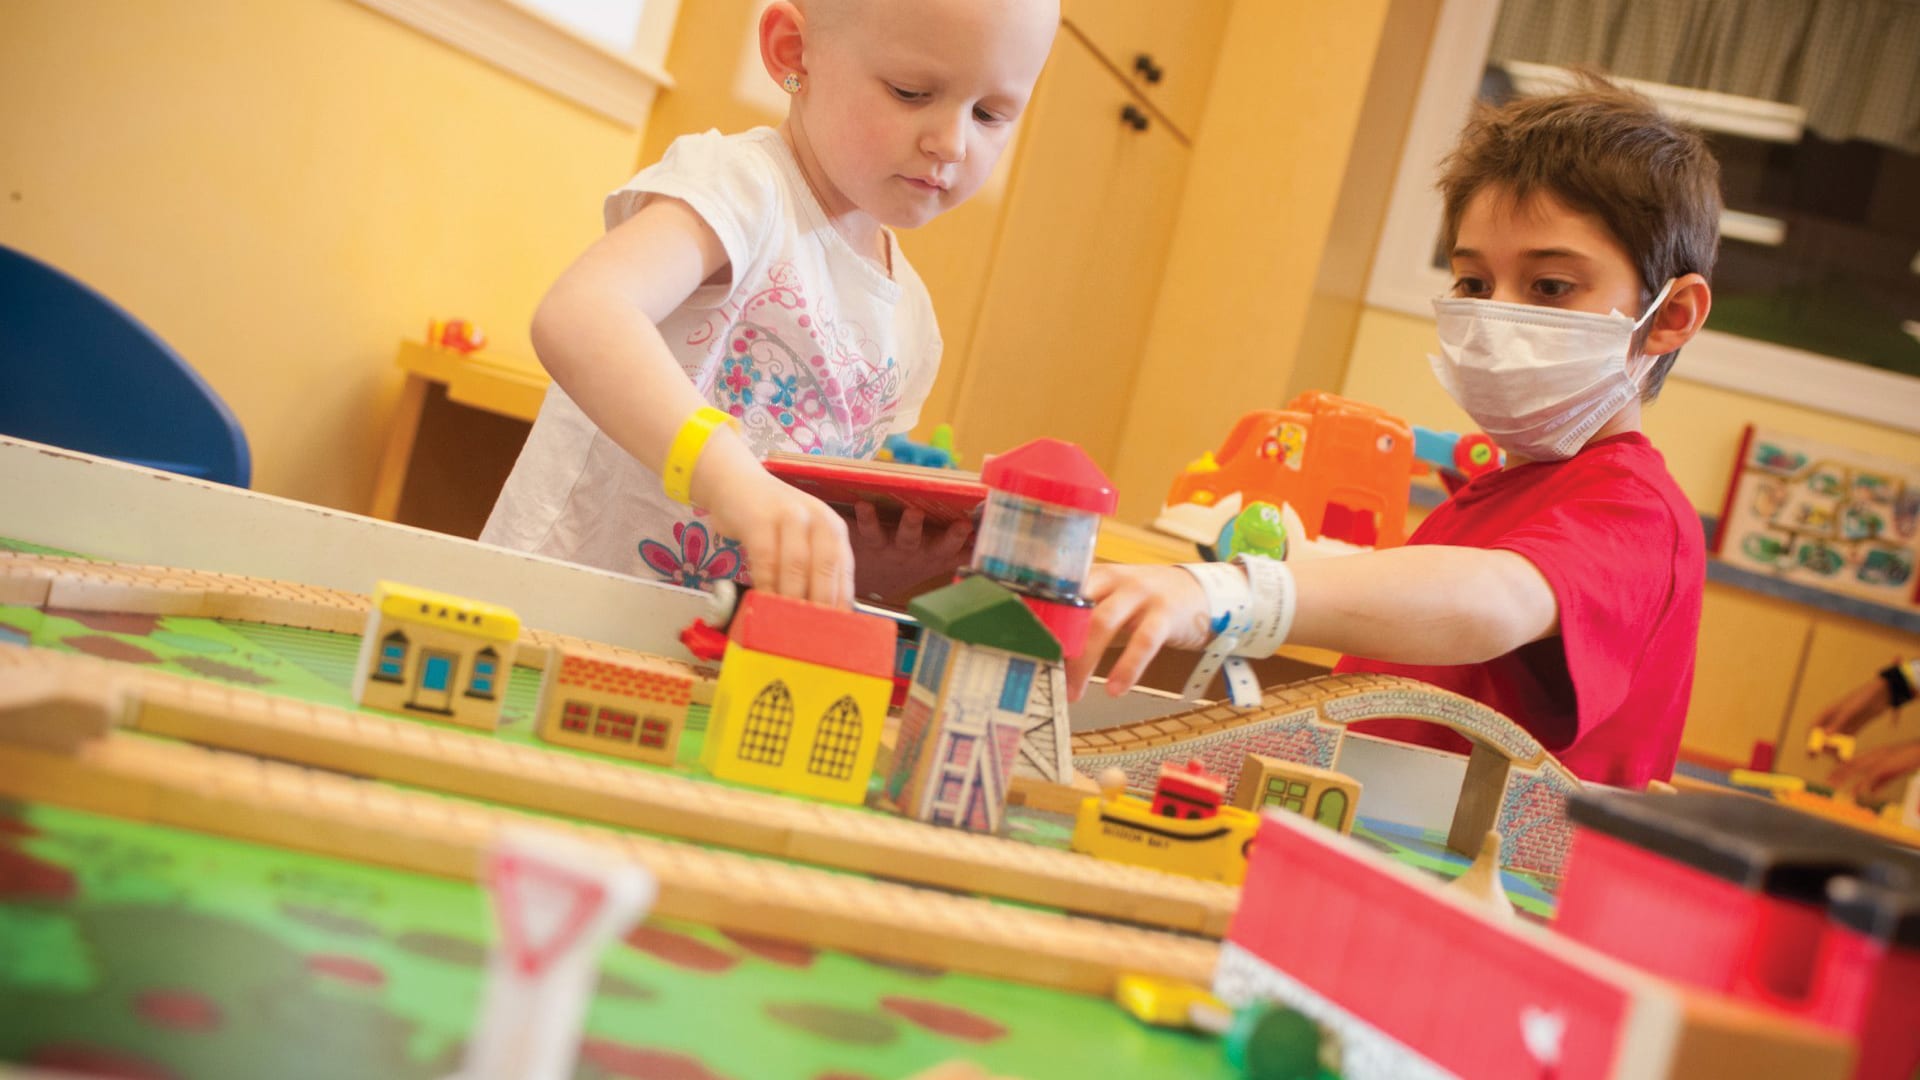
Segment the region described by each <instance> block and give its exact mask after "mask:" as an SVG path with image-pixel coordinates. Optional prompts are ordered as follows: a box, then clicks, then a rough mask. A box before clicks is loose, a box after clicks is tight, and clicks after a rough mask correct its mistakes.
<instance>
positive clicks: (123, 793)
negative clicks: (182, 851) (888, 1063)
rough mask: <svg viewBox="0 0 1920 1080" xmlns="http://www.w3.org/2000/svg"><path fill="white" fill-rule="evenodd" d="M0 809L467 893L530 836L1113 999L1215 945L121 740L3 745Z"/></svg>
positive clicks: (708, 903) (709, 904)
mask: <svg viewBox="0 0 1920 1080" xmlns="http://www.w3.org/2000/svg"><path fill="white" fill-rule="evenodd" d="M0 795H4V796H8V797H12V798H20V799H32V800H36V801H41V802H48V803H53V804H57V805H62V806H70V807H75V808H78V809H83V810H88V811H92V812H98V813H108V814H116V815H119V816H124V817H131V818H135V819H137V820H143V821H152V822H155V823H158V824H164V825H170V826H175V827H180V828H189V829H198V830H201V831H206V832H212V833H217V834H220V835H223V836H230V837H235V838H238V839H243V840H253V841H258V842H263V843H269V844H275V845H279V846H284V847H289V848H294V849H297V850H302V851H311V852H317V853H319V854H323V855H330V856H334V857H339V858H348V859H357V860H361V861H367V862H375V863H379V864H381V865H386V866H393V867H397V868H401V869H407V870H414V871H419V872H424V873H432V874H438V875H441V876H445V877H453V878H460V879H467V880H471V879H472V878H473V877H474V876H475V875H476V873H477V872H478V871H479V868H480V866H481V864H482V862H481V859H482V855H483V853H484V852H485V851H486V850H487V848H488V846H489V845H490V844H491V843H492V842H493V840H494V838H495V837H496V836H497V835H498V834H499V832H500V831H501V830H502V829H504V828H508V827H518V826H524V825H541V826H544V827H547V828H553V829H556V830H559V831H561V832H562V833H564V834H565V835H568V836H571V837H574V838H577V839H579V840H581V841H582V842H586V843H591V844H596V845H601V846H603V847H605V848H607V849H610V850H612V851H614V852H616V853H618V854H619V855H620V856H621V857H623V858H625V859H629V860H633V861H635V862H638V863H640V864H641V865H644V866H645V867H646V868H647V869H649V870H650V871H652V872H653V874H654V875H655V876H656V877H657V878H658V880H659V882H660V898H659V902H658V905H657V910H658V912H659V913H660V914H662V915H666V916H669V917H673V918H683V919H688V920H691V921H695V922H699V923H703V924H706V925H710V926H716V927H720V928H722V929H731V930H742V931H748V932H751V933H755V934H761V935H771V936H778V937H781V938H784V939H787V940H793V941H801V942H806V943H809V944H813V945H817V946H820V947H824V948H834V949H847V950H852V951H855V952H859V953H862V954H866V955H871V956H880V957H883V958H887V959H893V960H902V961H908V962H911V963H918V964H929V965H933V966H937V967H942V968H953V969H955V970H959V971H965V972H970V973H973V974H979V975H986V976H990V977H994V978H1006V979H1012V980H1015V981H1019V982H1025V983H1030V984H1036V985H1042V986H1054V987H1059V988H1061V989H1068V990H1075V991H1079V992H1083V993H1094V994H1107V993H1110V992H1111V990H1112V987H1113V983H1114V980H1115V979H1116V978H1118V977H1119V975H1121V974H1122V973H1124V972H1126V971H1130V972H1140V973H1145V974H1152V975H1161V976H1166V977H1169V978H1176V979H1183V980H1188V981H1204V980H1206V979H1207V978H1208V977H1209V973H1210V972H1211V971H1212V969H1213V966H1214V962H1215V959H1216V947H1215V946H1214V945H1213V944H1212V943H1210V942H1205V941H1201V940H1198V939H1194V938H1187V937H1177V936H1173V935H1169V934H1163V933H1159V932H1156V931H1150V930H1141V929H1136V928H1133V927H1127V926H1118V925H1113V924H1109V923H1103V922H1095V921H1090V920H1086V919H1080V918H1075V917H1072V916H1065V915H1056V914H1050V913H1047V912H1042V911H1037V910H1031V909H1025V908H1017V907H1008V906H1004V905H996V904H992V903H990V902H988V901H983V900H976V899H972V898H969V897H963V896H956V895H951V894H948V893H943V892H930V891H926V890H922V889H915V888H912V887H909V886H905V885H896V884H891V883H888V882H881V881H869V880H865V879H861V878H855V877H849V876H847V875H845V874H837V873H830V872H827V871H821V870H813V869H808V868H804V867H793V866H786V865H782V864H779V863H774V862H768V861H764V860H759V859H753V858H750V857H747V856H743V855H737V854H733V853H729V852H722V851H709V850H702V849H699V848H695V847H691V846H688V845H685V844H679V843H674V842H670V841H664V840H657V839H652V838H649V837H644V836H640V835H637V834H628V833H617V832H613V831H610V830H606V829H600V828H594V827H590V826H580V825H569V824H566V823H564V822H557V821H552V820H549V819H533V818H529V817H527V816H526V815H523V814H517V813H514V812H511V811H505V810H499V809H494V808H492V807H487V806H483V805H480V804H475V803H467V802H461V801H457V800H450V799H445V798H441V797H437V796H433V795H428V794H423V793H419V792H413V791H406V790H402V789H393V788H387V787H384V786H382V785H379V784H376V783H372V782H369V781H362V780H355V779H352V778H349V777H345V776H341V775H339V774H336V773H331V772H318V771H313V770H308V769H302V768H299V767H296V766H291V765H284V764H280V763H278V762H268V761H261V760H258V759H254V758H246V757H240V756H236V755H230V754H221V753H217V752H213V751H207V750H202V749H199V748H196V747H190V746H185V745H181V744H174V743H165V742H158V741H153V740H137V739H132V738H129V737H127V736H124V735H109V736H107V737H106V738H104V739H99V740H95V741H94V742H91V743H89V744H87V745H85V746H82V747H81V748H80V751H79V753H78V754H75V755H58V754H51V753H47V752H44V751H37V750H33V749H29V748H23V747H16V746H11V745H6V744H0ZM956 835H957V834H956ZM1123 964H1124V971H1123V968H1122V965H1123Z"/></svg>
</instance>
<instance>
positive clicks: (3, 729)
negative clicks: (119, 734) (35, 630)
mask: <svg viewBox="0 0 1920 1080" xmlns="http://www.w3.org/2000/svg"><path fill="white" fill-rule="evenodd" d="M25 651H26V650H24V649H21V648H19V647H17V646H13V645H0V654H6V655H11V654H13V653H19V652H25ZM5 676H6V677H5V678H0V742H7V743H11V744H13V745H16V746H27V747H33V748H36V749H40V750H48V751H52V752H54V753H59V754H71V753H74V752H75V751H76V750H78V749H79V748H80V746H81V745H83V744H84V743H86V742H88V741H90V740H92V739H97V738H100V737H101V736H103V735H105V734H106V733H107V731H108V729H110V728H111V727H112V726H113V724H114V722H115V720H116V719H117V718H118V717H119V716H120V714H121V712H122V710H123V708H124V705H125V703H124V701H123V699H122V697H121V694H120V689H119V686H118V684H117V683H115V682H114V681H112V680H110V679H109V680H101V679H97V678H96V679H89V678H86V677H85V675H84V674H83V673H81V672H78V671H74V670H60V669H54V668H46V667H20V668H17V669H15V670H9V671H6V672H5Z"/></svg>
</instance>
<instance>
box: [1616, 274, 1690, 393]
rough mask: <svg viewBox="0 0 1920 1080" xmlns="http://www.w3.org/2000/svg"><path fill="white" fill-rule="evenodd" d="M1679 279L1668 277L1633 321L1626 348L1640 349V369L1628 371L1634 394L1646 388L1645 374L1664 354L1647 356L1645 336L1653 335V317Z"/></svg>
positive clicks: (1663, 304) (1671, 293) (1648, 373)
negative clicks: (1658, 291)
mask: <svg viewBox="0 0 1920 1080" xmlns="http://www.w3.org/2000/svg"><path fill="white" fill-rule="evenodd" d="M1679 280H1680V279H1679V278H1668V279H1667V283H1666V284H1665V285H1662V286H1661V287H1660V293H1659V295H1657V296H1655V297H1654V298H1653V302H1652V303H1650V304H1648V305H1647V310H1645V311H1643V312H1641V313H1640V317H1639V318H1638V319H1635V320H1634V321H1633V335H1632V338H1630V339H1629V344H1628V348H1635V347H1637V348H1638V349H1639V350H1640V364H1639V368H1640V370H1638V371H1633V372H1629V375H1630V377H1631V378H1632V380H1633V392H1634V393H1635V394H1636V395H1637V394H1639V393H1640V392H1642V391H1644V390H1645V389H1646V388H1647V387H1646V379H1647V376H1648V375H1650V374H1652V372H1653V366H1654V365H1655V364H1657V363H1659V362H1660V356H1665V355H1666V353H1661V354H1660V356H1648V355H1647V353H1646V347H1647V338H1649V337H1652V336H1653V322H1654V319H1655V317H1656V316H1658V315H1659V313H1660V309H1661V308H1662V307H1664V306H1666V303H1667V300H1668V298H1669V297H1671V296H1672V295H1673V286H1674V285H1675V283H1677V282H1678V281H1679ZM1643 331H1644V334H1643ZM1636 339H1637V340H1636Z"/></svg>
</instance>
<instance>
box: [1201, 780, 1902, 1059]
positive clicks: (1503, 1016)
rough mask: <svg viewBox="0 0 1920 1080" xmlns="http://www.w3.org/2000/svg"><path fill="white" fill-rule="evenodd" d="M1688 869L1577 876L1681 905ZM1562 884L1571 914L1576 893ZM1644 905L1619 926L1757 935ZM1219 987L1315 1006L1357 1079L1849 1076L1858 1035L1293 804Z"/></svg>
mask: <svg viewBox="0 0 1920 1080" xmlns="http://www.w3.org/2000/svg"><path fill="white" fill-rule="evenodd" d="M1618 797H1623V798H1634V799H1643V800H1648V801H1650V802H1651V801H1655V800H1673V799H1675V798H1680V797H1682V796H1675V795H1633V796H1625V795H1622V796H1618ZM1713 797H1717V798H1724V799H1728V800H1729V801H1733V797H1730V796H1713ZM1583 798H1584V797H1583ZM1741 801H1745V800H1741ZM1754 805H1756V806H1761V807H1763V808H1765V804H1763V803H1759V802H1755V803H1754ZM1770 809H1777V808H1770ZM1585 839H1586V835H1585V834H1584V833H1583V835H1582V841H1584V840H1585ZM1728 839H1729V840H1732V839H1733V838H1732V837H1729V838H1728ZM1580 842H1581V841H1576V849H1577V848H1578V845H1579V843H1580ZM1677 873H1682V871H1679V870H1677V869H1672V868H1670V869H1666V870H1663V871H1662V872H1660V873H1658V874H1656V875H1652V876H1648V877H1645V878H1641V879H1630V878H1627V877H1626V876H1624V875H1619V874H1610V873H1607V872H1606V870H1605V869H1604V868H1602V867H1599V866H1597V865H1596V864H1595V863H1592V862H1589V863H1587V864H1585V865H1582V864H1581V863H1580V861H1579V856H1577V855H1576V857H1575V861H1574V863H1573V864H1572V865H1571V866H1570V867H1569V869H1568V875H1567V878H1566V880H1565V888H1566V889H1569V890H1572V889H1593V890H1595V891H1596V892H1605V893H1607V902H1608V904H1609V905H1611V904H1612V902H1613V899H1614V898H1615V897H1616V896H1617V895H1618V890H1621V889H1623V888H1624V889H1626V891H1627V892H1629V893H1636V892H1637V893H1642V894H1644V895H1647V896H1658V897H1660V898H1662V900H1663V901H1664V898H1665V896H1666V893H1667V889H1668V888H1669V883H1670V882H1672V881H1673V880H1674V875H1675V874H1677ZM1583 875H1586V880H1585V881H1584V882H1583V881H1582V877H1583ZM1610 890H1612V891H1610ZM1560 895H1561V904H1562V907H1561V909H1560V912H1561V919H1562V920H1564V919H1565V917H1566V914H1567V908H1566V907H1565V904H1566V902H1567V897H1568V896H1569V893H1568V892H1566V891H1563V892H1562V893H1561V894H1560ZM1637 910H1638V911H1639V914H1638V915H1637V916H1635V917H1633V918H1632V919H1629V920H1625V921H1623V922H1621V923H1620V924H1619V925H1620V926H1621V927H1622V928H1623V929H1626V930H1627V933H1628V935H1630V936H1634V937H1640V938H1643V939H1649V944H1650V945H1651V944H1652V941H1651V940H1650V939H1654V938H1658V939H1659V944H1658V945H1657V946H1654V947H1656V948H1667V949H1673V948H1675V946H1676V943H1678V944H1679V945H1681V946H1683V948H1682V949H1681V951H1691V952H1694V953H1695V954H1696V955H1697V954H1698V951H1699V950H1700V949H1702V948H1705V949H1721V948H1728V947H1737V946H1740V945H1743V944H1746V943H1748V942H1751V941H1752V939H1751V938H1749V937H1745V936H1742V935H1741V934H1739V933H1736V932H1724V931H1719V930H1716V931H1715V932H1714V933H1712V934H1697V936H1699V937H1710V938H1713V939H1714V940H1712V941H1702V942H1692V943H1689V942H1687V941H1686V940H1685V938H1684V936H1678V937H1676V936H1668V935H1666V934H1664V933H1663V930H1664V929H1665V928H1667V927H1670V926H1672V927H1677V926H1678V925H1679V924H1677V923H1674V922H1672V921H1670V920H1671V918H1672V917H1671V916H1670V915H1669V914H1667V913H1666V911H1665V908H1664V906H1655V907H1653V908H1644V907H1643V908H1638V909H1637ZM1908 910H1909V912H1911V910H1912V909H1911V908H1909V909H1908ZM1694 925H1695V931H1696V932H1697V931H1698V930H1700V929H1702V928H1703V927H1702V926H1701V925H1700V924H1694ZM1557 926H1558V923H1556V927H1557ZM1774 929H1776V930H1787V929H1788V928H1787V927H1776V928H1774ZM1769 959H1771V958H1770V957H1769ZM1213 991H1214V993H1215V994H1216V995H1218V996H1219V998H1220V999H1221V1000H1222V1001H1224V1002H1226V1003H1227V1004H1228V1005H1230V1006H1232V1007H1234V1008H1241V1007H1244V1006H1246V1005H1247V1004H1249V1003H1251V1002H1254V1001H1259V1000H1270V1001H1277V1002H1280V1003H1282V1004H1284V1005H1286V1006H1288V1007H1291V1008H1293V1009H1296V1010H1298V1011H1300V1012H1302V1013H1304V1014H1305V1015H1307V1016H1308V1017H1310V1018H1311V1019H1313V1020H1314V1021H1316V1022H1317V1023H1319V1024H1320V1025H1321V1026H1322V1027H1323V1028H1324V1029H1326V1031H1327V1033H1328V1034H1327V1037H1328V1038H1329V1039H1332V1040H1337V1043H1338V1047H1339V1050H1340V1054H1341V1075H1342V1076H1344V1077H1346V1078H1347V1080H1401V1078H1407V1077H1422V1078H1426V1077H1442V1076H1474V1077H1480V1076H1488V1077H1492V1076H1500V1077H1540V1078H1545V1077H1551V1078H1553V1080H1579V1078H1588V1077H1591V1078H1595V1080H1598V1078H1601V1077H1618V1078H1625V1077H1632V1078H1634V1080H1642V1078H1646V1080H1657V1078H1668V1080H1734V1078H1745V1077H1757V1076H1768V1077H1774V1076H1780V1077H1785V1076H1792V1077H1796V1078H1804V1077H1815V1076H1820V1077H1829V1078H1838V1077H1844V1076H1848V1075H1849V1074H1848V1072H1847V1067H1848V1062H1849V1059H1850V1058H1851V1057H1852V1053H1851V1049H1852V1048H1851V1046H1850V1040H1849V1039H1848V1038H1847V1037H1846V1035H1845V1034H1844V1033H1842V1032H1840V1031H1836V1030H1833V1028H1832V1026H1830V1025H1825V1024H1822V1023H1819V1022H1810V1021H1809V1019H1807V1018H1806V1017H1804V1016H1802V1017H1796V1016H1792V1015H1787V1014H1785V1013H1783V1012H1780V1011H1777V1010H1775V1009H1773V1008H1768V1007H1763V1006H1761V1005H1759V1004H1755V1003H1753V1002H1751V1001H1741V1000H1737V999H1736V998H1734V997H1731V996H1727V995H1723V994H1716V993H1710V992H1707V991H1705V990H1702V989H1698V988H1696V987H1692V986H1686V985H1683V984H1682V983H1681V982H1676V981H1674V980H1672V979H1671V978H1662V977H1661V972H1659V971H1647V970H1641V969H1639V968H1636V967H1634V966H1633V965H1632V963H1631V962H1629V963H1621V962H1619V961H1618V960H1615V959H1614V958H1612V957H1608V956H1605V955H1602V954H1601V952H1600V951H1596V950H1595V949H1594V948H1591V947H1589V944H1587V943H1583V942H1581V941H1576V940H1574V939H1573V937H1572V936H1570V935H1567V934H1563V933H1557V932H1555V930H1554V929H1549V928H1547V927H1543V926H1539V925H1536V924H1532V923H1529V922H1526V921H1525V920H1517V919H1508V918H1503V917H1501V916H1500V915H1498V914H1497V913H1495V912H1493V911H1491V910H1489V909H1488V908H1487V907H1486V906H1485V905H1483V904H1481V903H1478V902H1476V901H1474V900H1472V899H1471V898H1469V897H1465V896H1462V895H1460V894H1459V893H1456V892H1454V891H1452V890H1450V889H1449V888H1448V887H1447V886H1445V885H1442V884H1441V883H1440V882H1439V881H1437V880H1435V879H1433V878H1432V877H1430V876H1428V875H1427V874H1424V873H1422V872H1420V871H1418V870H1415V869H1414V868H1412V867H1409V866H1404V865H1401V864H1399V863H1396V862H1394V861H1393V860H1392V859H1390V858H1388V857H1387V856H1386V855H1384V854H1382V853H1381V852H1379V851H1377V850H1375V849H1374V848H1372V847H1370V846H1369V845H1367V844H1364V843H1362V842H1360V841H1358V840H1356V839H1354V838H1353V837H1350V836H1342V835H1340V834H1338V833H1335V832H1334V831H1333V830H1331V829H1323V828H1321V827H1319V826H1317V825H1314V824H1312V823H1310V822H1308V821H1306V820H1305V819H1303V818H1301V817H1299V816H1297V815H1294V814H1266V815H1264V816H1263V817H1262V818H1261V819H1260V832H1259V835H1258V836H1257V837H1256V838H1255V840H1254V843H1253V848H1252V853H1251V855H1250V856H1249V858H1248V863H1247V871H1246V882H1245V884H1244V885H1243V886H1242V888H1241V892H1240V906H1239V908H1238V909H1237V910H1236V912H1235V914H1234V918H1233V922H1232V924H1231V925H1230V926H1229V927H1228V930H1227V936H1226V940H1225V941H1224V942H1222V944H1221V946H1220V962H1219V966H1218V968H1217V969H1216V971H1215V975H1214V982H1213ZM1912 1003H1913V997H1912V987H1911V985H1908V986H1907V987H1906V988H1905V1005H1904V1006H1903V1008H1904V1009H1905V1010H1906V1011H1905V1012H1904V1013H1902V1014H1900V1015H1901V1017H1902V1018H1903V1019H1904V1020H1905V1021H1906V1022H1907V1024H1908V1028H1909V1030H1914V1025H1912V1024H1911V1017H1912V1015H1913V1013H1912ZM1852 1075H1853V1076H1855V1077H1860V1078H1865V1077H1868V1076H1869V1074H1868V1073H1865V1072H1858V1073H1854V1074H1852ZM1872 1075H1873V1076H1874V1077H1875V1078H1876V1080H1878V1078H1881V1077H1890V1076H1892V1075H1893V1074H1891V1073H1877V1074H1872ZM1899 1075H1900V1076H1901V1077H1902V1078H1903V1080H1904V1078H1905V1077H1906V1075H1907V1074H1905V1073H1902V1074H1899Z"/></svg>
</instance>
